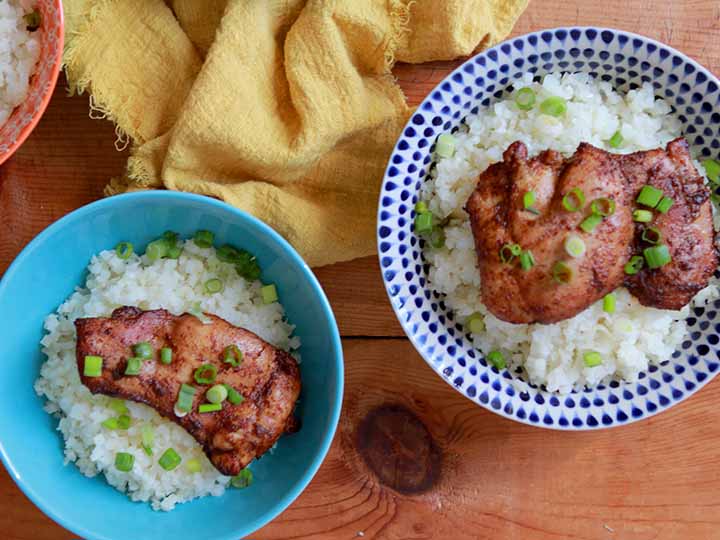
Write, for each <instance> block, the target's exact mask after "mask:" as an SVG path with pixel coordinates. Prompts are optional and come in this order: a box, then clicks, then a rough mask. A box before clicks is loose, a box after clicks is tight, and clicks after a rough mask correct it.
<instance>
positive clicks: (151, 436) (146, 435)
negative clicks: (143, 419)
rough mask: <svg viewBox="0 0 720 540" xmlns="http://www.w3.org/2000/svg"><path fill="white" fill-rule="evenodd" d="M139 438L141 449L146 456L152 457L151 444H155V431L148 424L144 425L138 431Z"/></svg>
mask: <svg viewBox="0 0 720 540" xmlns="http://www.w3.org/2000/svg"><path fill="white" fill-rule="evenodd" d="M140 437H141V439H142V447H143V450H145V453H146V454H147V455H148V456H152V455H153V450H152V447H153V444H154V443H155V430H154V429H153V427H152V426H151V425H150V424H145V425H144V426H143V427H142V429H141V430H140Z"/></svg>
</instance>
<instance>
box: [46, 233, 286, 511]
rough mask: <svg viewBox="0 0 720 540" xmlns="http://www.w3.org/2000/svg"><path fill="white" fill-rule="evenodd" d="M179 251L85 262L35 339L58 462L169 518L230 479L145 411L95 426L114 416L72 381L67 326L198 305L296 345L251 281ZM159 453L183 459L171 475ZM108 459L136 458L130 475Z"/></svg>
mask: <svg viewBox="0 0 720 540" xmlns="http://www.w3.org/2000/svg"><path fill="white" fill-rule="evenodd" d="M183 246H184V250H183V253H182V255H181V256H180V258H179V259H177V260H170V259H160V260H157V261H155V262H154V263H152V264H149V263H148V261H147V258H146V257H144V256H143V257H140V256H138V255H136V254H135V255H132V256H131V257H130V258H129V259H128V260H121V259H120V258H119V257H118V256H117V255H116V254H115V252H114V251H103V252H101V253H100V254H99V255H97V256H95V257H93V259H92V261H91V262H90V266H89V276H88V278H87V283H86V286H85V287H84V288H78V289H77V291H76V292H75V293H73V294H72V296H70V298H68V300H67V301H66V302H65V303H64V304H63V305H62V306H60V307H59V308H58V310H57V312H56V313H53V314H51V315H49V316H48V317H47V319H46V320H45V330H46V331H47V335H45V337H44V338H43V339H42V351H43V353H44V354H45V355H47V360H46V361H45V363H44V364H43V365H42V368H41V370H40V377H39V378H38V379H37V381H36V383H35V390H36V391H37V393H38V394H39V395H41V396H45V397H46V398H47V402H46V404H45V410H46V411H47V412H48V413H51V414H53V415H55V416H56V417H58V418H59V420H60V422H59V425H58V430H59V431H60V432H61V433H62V435H63V438H64V441H65V462H66V463H70V462H73V463H75V465H76V466H77V467H78V469H80V471H81V472H82V473H83V474H84V475H86V476H89V477H93V476H95V475H97V474H99V473H102V474H104V475H105V478H106V479H107V481H108V483H109V484H110V485H112V486H114V487H115V488H117V489H118V490H119V491H123V492H127V495H128V496H129V497H130V498H131V499H132V500H133V501H150V502H151V503H152V507H153V509H155V510H172V509H173V508H174V507H175V505H176V504H177V503H182V502H186V501H189V500H192V499H194V498H196V497H203V496H205V495H215V496H218V495H222V494H223V492H224V491H225V488H226V486H227V484H228V482H229V480H230V478H229V477H226V476H223V475H222V474H220V473H219V472H218V471H217V469H215V467H214V466H213V465H212V464H211V463H210V461H209V460H208V459H207V457H206V456H205V454H204V453H203V451H202V448H201V447H200V445H199V444H198V443H197V442H196V441H195V439H193V438H192V437H191V436H190V435H189V434H188V433H187V432H186V431H185V430H184V429H183V428H181V427H180V426H178V425H177V424H175V423H173V422H172V421H170V420H167V419H165V418H163V417H161V416H160V415H159V414H158V413H157V412H155V410H154V409H152V408H151V407H149V406H147V405H142V404H139V403H133V402H131V401H127V402H125V403H126V405H127V407H128V409H129V410H130V416H131V417H132V425H131V427H130V428H129V429H128V430H108V429H106V428H104V427H103V426H102V425H101V423H102V422H103V421H104V420H106V419H108V418H111V417H116V416H117V412H115V411H113V410H112V409H111V408H110V407H109V403H110V401H111V400H110V399H109V398H107V397H105V396H101V395H92V394H91V393H90V391H89V390H88V389H87V388H86V387H85V386H83V385H82V384H81V382H80V377H79V375H78V371H77V364H76V360H75V345H76V334H75V326H74V324H73V321H74V320H75V319H77V318H79V317H106V316H109V315H110V314H111V313H112V311H113V310H114V309H115V308H118V307H120V306H126V305H129V306H137V307H139V308H142V309H160V308H164V309H167V310H168V311H170V312H172V313H174V314H181V313H184V312H187V311H189V310H190V309H191V308H192V307H193V305H194V304H196V303H199V305H200V308H201V309H202V310H203V311H205V312H208V313H214V314H215V315H218V316H219V317H222V318H223V319H225V320H227V321H229V322H230V323H232V324H234V325H237V326H242V327H244V328H247V329H249V330H251V331H253V332H255V333H256V334H257V335H259V336H260V337H261V338H263V339H264V340H266V341H268V342H270V343H272V344H273V345H275V346H277V347H280V348H282V349H285V350H294V349H297V348H298V347H299V346H300V342H299V340H298V338H297V337H293V336H292V332H293V329H294V326H292V325H290V324H288V323H287V322H286V321H285V320H284V312H283V308H282V305H281V304H280V303H279V302H275V303H272V304H264V303H263V301H262V297H261V294H260V287H261V286H262V284H261V283H260V281H254V282H248V281H246V280H245V279H244V278H242V277H240V276H239V275H238V274H237V272H236V271H235V268H234V267H233V266H232V265H230V264H228V263H224V262H221V261H220V260H218V259H217V257H216V256H215V250H214V249H213V248H207V249H205V248H200V247H198V246H196V245H195V244H194V242H191V241H188V242H185V243H184V244H183ZM212 278H218V279H221V280H222V281H223V283H224V285H225V289H224V291H223V292H222V293H218V294H212V295H211V294H207V293H206V292H205V291H204V287H203V285H204V283H205V282H206V281H207V280H208V279H212ZM148 424H149V425H151V426H152V427H153V428H154V432H155V441H154V445H153V449H154V455H153V456H152V457H151V456H148V455H147V454H146V453H145V451H144V450H143V448H142V445H141V430H142V427H143V426H144V425H148ZM167 448H174V449H175V450H176V451H177V453H178V454H179V455H180V456H181V458H182V463H181V464H180V465H179V466H178V467H177V468H176V469H174V470H172V471H166V470H164V469H163V468H162V467H160V465H158V458H159V457H160V455H162V453H163V452H164V451H165V449H167ZM117 452H128V453H130V454H132V455H133V456H134V457H135V464H134V466H133V468H132V470H131V471H130V472H128V473H125V472H120V471H118V470H117V469H116V468H115V455H116V453H117ZM190 459H196V460H198V461H199V462H200V464H201V471H200V472H197V473H191V472H189V471H188V470H187V468H186V466H185V465H186V464H187V462H188V461H189V460H190Z"/></svg>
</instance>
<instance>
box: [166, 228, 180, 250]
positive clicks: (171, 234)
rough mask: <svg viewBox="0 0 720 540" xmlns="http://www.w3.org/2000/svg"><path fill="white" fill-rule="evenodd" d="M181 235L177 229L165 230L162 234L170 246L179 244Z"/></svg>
mask: <svg viewBox="0 0 720 540" xmlns="http://www.w3.org/2000/svg"><path fill="white" fill-rule="evenodd" d="M179 236H180V235H179V234H178V233H176V232H175V231H165V232H164V233H163V235H162V239H163V240H165V242H167V245H168V247H169V246H174V245H175V244H177V241H178V237H179Z"/></svg>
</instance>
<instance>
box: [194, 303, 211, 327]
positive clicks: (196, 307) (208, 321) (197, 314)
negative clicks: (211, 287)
mask: <svg viewBox="0 0 720 540" xmlns="http://www.w3.org/2000/svg"><path fill="white" fill-rule="evenodd" d="M188 313H189V314H190V315H192V316H193V317H197V318H198V319H199V320H200V322H201V323H203V324H212V319H211V318H210V317H208V316H207V315H205V314H204V313H203V311H202V309H200V302H195V303H194V304H193V305H192V307H191V308H190V309H189V310H188Z"/></svg>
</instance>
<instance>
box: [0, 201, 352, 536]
mask: <svg viewBox="0 0 720 540" xmlns="http://www.w3.org/2000/svg"><path fill="white" fill-rule="evenodd" d="M120 199H122V200H134V199H138V200H144V199H150V200H157V201H160V202H162V201H166V202H167V201H172V200H180V201H192V202H196V203H201V204H206V205H209V206H211V207H215V208H219V209H222V210H226V211H230V212H231V213H233V214H235V215H236V216H237V217H238V218H240V221H241V222H243V221H244V222H245V224H247V225H248V226H249V227H250V228H252V227H255V228H257V229H258V230H259V232H260V234H262V235H266V236H268V237H270V239H271V240H272V241H273V242H275V243H276V244H278V245H279V246H280V247H281V248H282V250H283V251H285V252H286V253H287V254H288V255H289V256H290V258H291V259H292V260H293V261H294V262H295V263H296V264H297V265H298V266H299V267H300V268H301V272H302V276H303V278H304V279H305V280H306V281H308V282H309V283H310V285H311V287H312V289H313V291H314V293H315V295H316V296H317V297H318V299H319V301H320V305H321V306H322V310H323V312H324V314H325V316H326V317H327V321H328V322H329V327H330V328H329V329H330V337H331V340H332V347H333V357H334V359H335V364H336V367H337V377H336V381H335V382H336V390H335V394H334V396H333V398H334V400H335V403H334V405H333V410H332V412H331V414H330V422H329V427H330V429H328V430H327V431H326V433H325V434H324V436H323V438H322V441H321V443H320V445H319V447H318V448H317V450H316V452H315V457H314V458H313V460H312V461H311V462H310V463H309V465H308V467H307V469H306V471H305V473H304V474H303V476H302V477H301V478H300V480H299V481H298V482H297V483H296V484H295V486H293V488H292V489H291V490H290V491H289V492H287V493H286V494H285V495H283V496H282V497H281V498H279V499H278V501H277V502H276V503H275V505H274V506H273V507H272V509H271V510H270V511H268V512H267V513H266V514H264V515H261V516H259V517H257V518H255V519H253V520H249V521H248V520H245V521H244V522H243V521H242V520H238V521H239V524H238V526H237V528H235V529H234V530H233V531H232V532H229V533H227V534H225V535H223V536H216V537H214V538H213V540H237V538H239V537H240V538H242V537H246V536H247V535H249V534H252V533H253V532H255V531H257V530H258V529H260V528H261V527H264V526H265V525H267V524H268V523H269V522H270V521H272V520H273V519H275V518H276V517H277V516H278V515H279V514H280V513H282V512H283V511H285V510H286V509H287V508H288V506H290V504H292V503H293V502H294V501H295V499H297V497H298V496H299V495H300V494H301V493H302V492H303V491H304V490H305V488H306V487H307V486H308V484H309V483H310V481H311V480H312V479H313V478H314V476H315V474H316V473H317V471H318V469H319V468H320V465H321V464H322V463H323V461H324V460H325V457H326V456H327V453H328V451H329V450H330V446H331V444H332V441H333V439H334V437H335V433H336V431H337V426H338V422H339V420H340V412H341V410H342V403H343V393H344V385H345V364H344V357H343V350H342V341H341V337H340V331H339V329H338V326H337V322H336V320H335V315H334V313H333V311H332V308H331V306H330V302H329V301H328V299H327V296H326V295H325V291H324V290H323V289H322V286H321V285H320V283H319V282H318V280H317V278H316V277H315V274H314V273H313V272H312V270H311V269H310V267H309V266H308V265H307V263H306V262H305V261H304V260H303V258H302V257H301V256H300V254H299V253H298V252H297V251H296V250H295V248H293V247H292V246H291V245H290V243H289V242H288V241H287V240H285V239H284V238H283V237H282V236H280V234H279V233H278V232H276V231H275V230H274V229H272V228H271V227H270V226H269V225H267V224H266V223H265V222H263V221H261V220H260V219H258V218H256V217H254V216H252V215H251V214H249V213H247V212H244V211H243V210H240V209H238V208H235V207H234V206H231V205H230V204H227V203H225V202H223V201H220V200H217V199H214V198H211V197H207V196H205V195H197V194H194V193H184V192H180V191H169V190H154V191H139V192H134V193H124V194H121V195H114V196H112V197H107V198H104V199H100V200H97V201H94V202H91V203H89V204H86V205H84V206H81V207H80V208H78V209H76V210H73V211H72V212H70V213H68V214H66V215H64V216H63V217H61V218H60V219H58V220H57V221H55V222H53V223H52V224H50V225H49V226H47V227H46V228H45V229H44V230H43V231H42V232H40V233H39V234H38V235H37V236H35V238H33V239H32V240H31V241H30V242H29V243H28V244H27V245H26V246H25V247H24V248H23V249H22V251H21V252H20V253H19V254H18V255H17V257H16V258H15V259H14V260H13V262H12V263H11V264H10V266H9V267H8V269H7V270H6V271H5V274H4V275H3V276H2V278H1V279H0V297H1V296H2V295H3V293H4V291H5V289H6V287H8V286H9V283H10V282H11V281H12V279H13V277H14V275H15V273H17V272H18V271H19V270H20V268H21V267H22V265H23V263H24V261H25V259H27V258H28V257H29V256H30V255H31V254H32V253H34V252H35V250H36V249H38V246H39V245H40V244H41V243H42V242H43V241H44V240H45V239H46V238H48V237H50V236H52V235H53V234H54V233H56V232H57V231H59V230H61V229H62V228H63V227H65V226H66V225H67V224H68V222H71V221H75V220H80V219H82V218H83V217H84V216H85V215H86V214H87V213H88V212H92V211H96V210H107V209H108V208H109V207H111V206H113V205H114V204H115V203H116V202H117V201H118V200H120ZM0 460H1V461H2V463H3V465H4V466H5V469H6V470H7V472H8V473H9V475H10V476H11V478H12V479H13V481H14V482H15V484H16V485H17V486H18V487H19V488H20V490H21V491H22V492H23V493H24V494H25V496H26V497H28V498H29V499H30V500H31V501H32V503H33V504H34V505H35V506H37V507H38V508H39V509H40V510H41V511H42V512H43V513H44V514H45V515H47V516H48V517H50V518H51V519H52V520H53V521H55V522H56V523H58V524H59V525H61V526H62V527H64V528H66V529H67V530H69V531H71V532H72V533H74V534H77V535H79V536H80V537H81V538H84V539H85V540H113V537H111V536H105V535H99V534H97V533H94V532H93V531H91V530H89V529H87V528H85V527H84V526H83V525H82V524H80V523H75V522H72V521H70V520H69V519H66V518H65V517H64V516H62V515H59V514H58V513H57V512H55V510H54V509H53V505H52V502H51V501H49V500H46V499H47V497H46V496H45V495H42V494H40V493H38V492H36V491H35V490H34V489H33V488H32V487H31V486H28V485H27V484H26V483H25V481H24V480H23V478H22V476H21V475H20V474H18V472H17V471H16V470H15V468H14V467H13V463H12V459H11V456H9V455H8V454H7V452H6V450H5V445H4V444H3V442H2V441H1V440H0ZM108 486H109V484H108ZM221 499H222V498H219V500H221ZM128 502H130V501H128ZM192 502H193V501H188V503H186V504H192Z"/></svg>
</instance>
